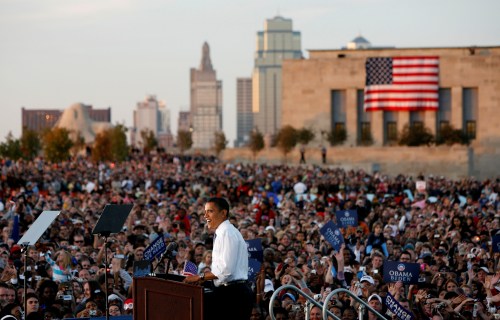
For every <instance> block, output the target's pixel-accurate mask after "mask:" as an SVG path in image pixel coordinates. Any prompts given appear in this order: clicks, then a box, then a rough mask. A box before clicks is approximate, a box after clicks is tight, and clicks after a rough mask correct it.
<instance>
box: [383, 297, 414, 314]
mask: <svg viewBox="0 0 500 320" xmlns="http://www.w3.org/2000/svg"><path fill="white" fill-rule="evenodd" d="M384 302H385V305H386V306H387V309H388V310H389V311H390V312H392V313H393V314H395V315H396V317H398V319H399V320H414V319H415V317H414V316H413V313H411V312H410V311H408V310H406V308H405V307H403V306H402V305H400V304H399V302H398V301H397V300H396V299H394V297H393V296H392V295H391V294H390V293H389V292H387V296H386V297H385V301H384Z"/></svg>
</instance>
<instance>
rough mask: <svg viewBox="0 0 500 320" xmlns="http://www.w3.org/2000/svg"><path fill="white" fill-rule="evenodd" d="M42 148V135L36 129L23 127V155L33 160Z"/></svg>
mask: <svg viewBox="0 0 500 320" xmlns="http://www.w3.org/2000/svg"><path fill="white" fill-rule="evenodd" d="M41 149H42V143H41V141H40V136H39V135H38V133H37V132H36V131H33V130H30V129H28V128H26V127H25V128H23V134H22V135H21V152H22V154H23V157H24V158H25V159H28V160H33V159H34V158H35V157H36V156H38V153H39V152H40V150H41Z"/></svg>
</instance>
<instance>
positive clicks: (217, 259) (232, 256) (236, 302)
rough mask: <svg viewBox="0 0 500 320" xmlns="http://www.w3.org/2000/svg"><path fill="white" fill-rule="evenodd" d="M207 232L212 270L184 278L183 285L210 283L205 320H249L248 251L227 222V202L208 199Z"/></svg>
mask: <svg viewBox="0 0 500 320" xmlns="http://www.w3.org/2000/svg"><path fill="white" fill-rule="evenodd" d="M205 219H206V220H207V225H208V229H209V230H210V231H211V232H215V234H214V245H213V251H212V271H208V272H204V273H202V274H200V275H193V276H188V277H186V279H185V280H184V282H186V283H202V282H204V281H207V280H213V283H214V290H213V293H207V294H205V296H204V308H205V310H204V313H205V317H204V318H205V319H249V318H250V314H251V311H252V304H253V293H252V289H251V288H250V286H249V284H248V281H247V280H248V250H247V245H246V243H245V241H244V240H243V237H242V236H241V233H240V232H239V231H238V229H236V228H235V227H234V226H233V225H232V224H231V223H230V222H229V203H228V202H227V201H226V200H225V199H223V198H210V199H209V200H208V201H207V202H206V204H205Z"/></svg>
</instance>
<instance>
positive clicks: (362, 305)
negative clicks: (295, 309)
mask: <svg viewBox="0 0 500 320" xmlns="http://www.w3.org/2000/svg"><path fill="white" fill-rule="evenodd" d="M285 289H292V290H295V291H297V292H298V293H299V294H300V295H301V296H303V297H304V298H306V300H307V302H306V312H305V314H306V320H309V312H310V308H309V306H308V303H312V304H313V305H315V306H317V307H318V308H320V309H321V310H322V315H323V319H327V317H328V316H330V317H332V318H333V319H334V320H342V319H341V318H339V317H337V316H336V315H334V314H333V313H331V312H330V311H329V310H328V303H327V302H328V301H330V299H331V298H332V297H333V296H334V295H336V294H339V293H341V292H344V293H346V294H347V295H349V296H351V297H352V298H354V300H356V301H357V302H358V303H359V304H360V305H359V307H358V317H359V319H360V320H361V319H363V314H364V312H365V308H366V309H368V310H370V311H371V312H373V313H374V314H375V315H376V316H377V318H378V319H386V317H384V316H383V315H382V314H380V313H379V312H378V311H377V310H375V309H373V308H372V307H371V306H370V305H369V304H368V303H367V302H366V301H364V300H362V299H360V298H359V297H358V296H356V295H355V294H353V293H352V292H351V291H349V290H347V289H343V288H340V289H336V290H333V291H332V292H330V294H329V295H328V296H326V298H325V303H324V304H322V303H319V302H318V301H316V300H314V298H312V297H310V296H309V295H308V294H306V293H305V292H304V291H302V290H300V289H299V288H297V287H296V286H292V285H289V284H286V285H284V286H281V287H279V288H278V289H276V290H275V291H274V293H273V295H272V296H271V300H270V301H269V315H270V316H271V319H272V320H276V318H275V317H274V312H273V305H274V300H276V297H277V296H278V294H279V293H280V292H281V291H282V290H285Z"/></svg>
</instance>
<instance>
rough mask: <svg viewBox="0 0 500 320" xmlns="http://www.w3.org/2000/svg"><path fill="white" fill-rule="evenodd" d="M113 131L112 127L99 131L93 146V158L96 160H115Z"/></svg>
mask: <svg viewBox="0 0 500 320" xmlns="http://www.w3.org/2000/svg"><path fill="white" fill-rule="evenodd" d="M112 136H113V133H112V132H111V129H107V130H104V131H101V132H99V133H98V134H97V135H96V136H95V139H94V145H93V147H92V160H94V161H95V162H101V161H112V160H113V142H112V139H113V137H112Z"/></svg>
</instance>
